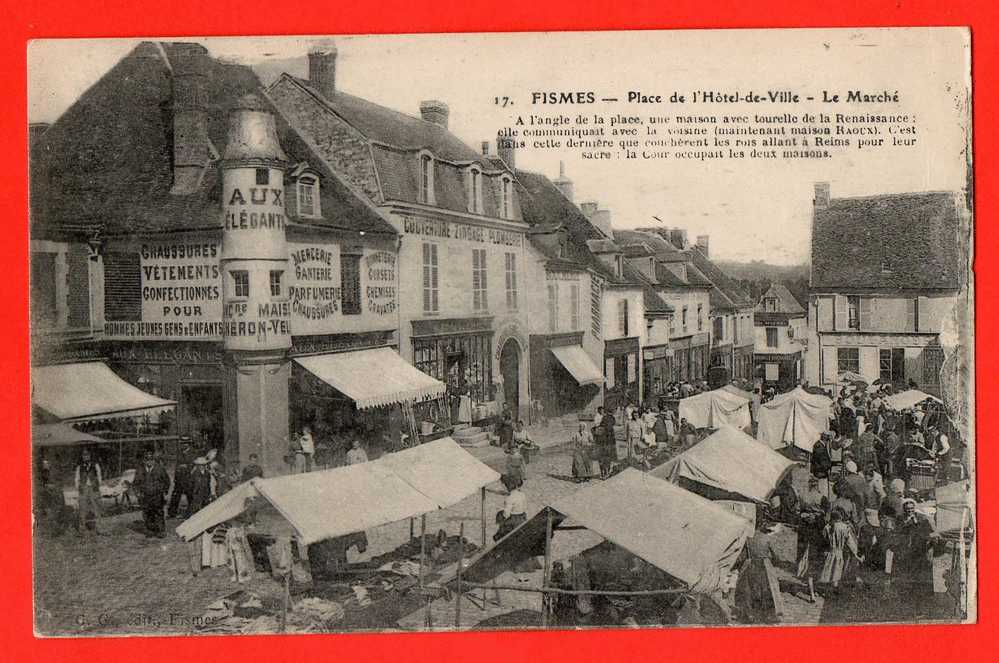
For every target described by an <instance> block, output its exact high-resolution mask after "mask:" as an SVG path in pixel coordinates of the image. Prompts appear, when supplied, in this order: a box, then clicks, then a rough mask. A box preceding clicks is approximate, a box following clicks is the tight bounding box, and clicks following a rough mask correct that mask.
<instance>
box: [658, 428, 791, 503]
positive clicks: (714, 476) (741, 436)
mask: <svg viewBox="0 0 999 663" xmlns="http://www.w3.org/2000/svg"><path fill="white" fill-rule="evenodd" d="M792 467H794V462H793V461H791V460H788V459H787V458H785V457H784V456H782V455H780V454H779V453H777V452H776V451H774V450H773V449H771V448H770V447H768V446H767V445H765V444H763V443H762V442H759V441H757V440H754V439H753V438H752V437H750V436H748V435H746V434H745V433H743V432H742V431H740V430H737V429H735V428H732V427H731V426H725V427H722V428H720V429H718V431H717V432H715V433H714V434H712V435H709V436H708V437H706V438H704V439H703V440H701V441H700V442H698V443H697V444H695V445H694V446H692V447H691V448H689V449H687V450H686V451H684V452H683V453H681V454H679V455H677V456H675V457H673V458H672V459H671V460H669V461H668V462H666V463H663V464H662V465H660V466H659V467H656V468H654V469H652V470H651V471H650V472H649V474H651V475H652V476H655V477H659V478H660V479H665V480H667V481H670V482H672V483H675V484H678V485H680V486H683V487H685V488H689V489H690V490H692V491H694V492H697V493H698V494H701V495H705V496H708V497H712V498H714V499H732V498H733V497H734V498H735V499H740V498H741V499H744V500H749V501H751V502H760V503H766V502H767V500H769V499H770V496H771V494H772V493H773V492H774V490H775V489H776V488H777V486H778V485H779V484H780V483H781V481H783V479H784V477H785V476H786V475H787V473H788V472H790V471H791V468H792Z"/></svg>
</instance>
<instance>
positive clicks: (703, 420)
mask: <svg viewBox="0 0 999 663" xmlns="http://www.w3.org/2000/svg"><path fill="white" fill-rule="evenodd" d="M751 401H752V398H751V397H749V396H748V395H746V396H739V395H736V394H733V393H732V392H731V391H729V390H727V389H725V388H724V387H722V388H720V389H715V390H714V391H706V392H704V393H701V394H697V395H696V396H690V397H689V398H682V399H680V418H681V419H686V420H687V421H689V422H690V423H691V424H692V425H693V426H694V427H695V428H721V427H722V426H735V427H737V428H745V427H746V426H749V425H751V423H752V420H751V418H750V414H749V403H750V402H751Z"/></svg>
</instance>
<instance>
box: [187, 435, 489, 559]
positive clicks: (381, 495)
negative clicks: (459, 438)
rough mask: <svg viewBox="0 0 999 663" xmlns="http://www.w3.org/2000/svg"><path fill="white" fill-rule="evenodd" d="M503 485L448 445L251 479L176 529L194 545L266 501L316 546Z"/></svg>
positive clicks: (486, 469) (443, 441)
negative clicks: (258, 500)
mask: <svg viewBox="0 0 999 663" xmlns="http://www.w3.org/2000/svg"><path fill="white" fill-rule="evenodd" d="M498 479H499V474H498V473H497V472H496V471H494V470H492V469H490V468H489V467H488V466H486V465H484V464H483V463H481V462H480V461H478V460H477V459H475V457H473V456H472V455H471V454H469V453H468V452H467V451H465V450H464V449H462V448H461V447H460V446H458V443H457V442H455V441H454V440H452V439H451V438H449V437H446V438H443V439H440V440H435V441H433V442H428V443H427V444H424V445H421V446H419V447H414V448H412V449H408V450H405V451H400V452H398V453H394V454H387V455H385V456H382V457H381V458H379V459H377V460H374V461H371V462H368V463H359V464H357V465H348V466H347V467H338V468H335V469H332V470H323V471H320V472H308V473H305V474H289V475H286V476H280V477H273V478H265V479H252V480H250V481H248V482H246V483H244V484H241V485H239V486H238V487H236V488H235V489H233V490H231V491H229V492H228V493H226V494H224V495H222V497H220V498H219V499H218V500H216V501H214V502H212V503H211V504H209V505H208V506H206V507H205V508H204V509H202V510H201V511H198V512H197V513H196V514H194V515H193V516H191V517H190V518H188V519H187V520H186V521H184V522H183V523H181V525H180V526H179V527H178V528H177V534H179V535H180V536H181V537H183V538H184V539H185V540H191V539H193V538H194V537H196V536H198V535H199V534H201V533H202V532H204V531H205V530H206V529H208V528H210V527H213V526H215V525H217V524H219V523H221V522H224V521H226V520H229V519H230V518H235V517H236V516H238V515H239V514H240V513H242V512H243V510H244V509H245V508H246V500H247V498H249V497H257V496H259V497H262V498H264V499H266V500H267V501H268V502H269V503H270V504H271V505H273V507H274V508H275V509H276V510H277V511H278V513H280V514H281V516H283V517H284V519H285V520H287V522H288V523H289V524H290V525H291V526H292V528H294V530H295V532H297V533H298V536H299V537H300V539H301V541H302V543H304V544H311V543H316V542H317V541H323V540H325V539H330V538H334V537H338V536H344V535H346V534H353V533H354V532H361V531H364V530H367V529H373V528H375V527H379V526H381V525H386V524H388V523H393V522H396V521H399V520H403V519H405V518H411V517H413V516H419V515H422V514H425V513H429V512H430V511H435V510H437V509H443V508H446V507H448V506H451V505H453V504H455V503H457V502H459V501H461V500H462V499H464V498H466V497H468V496H470V495H473V494H475V493H476V492H478V490H479V489H480V488H482V487H484V486H487V485H489V484H491V483H493V482H494V481H497V480H498Z"/></svg>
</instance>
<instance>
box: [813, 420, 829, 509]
mask: <svg viewBox="0 0 999 663" xmlns="http://www.w3.org/2000/svg"><path fill="white" fill-rule="evenodd" d="M832 436H833V434H832V431H828V430H827V431H824V432H823V433H822V435H821V436H820V437H819V440H818V441H817V442H816V443H815V446H814V447H812V459H811V472H812V476H813V477H815V478H816V479H818V481H819V492H820V493H822V494H823V495H825V496H826V497H829V472H830V471H831V470H832V466H833V462H832V453H831V451H830V450H829V442H830V441H831V440H832Z"/></svg>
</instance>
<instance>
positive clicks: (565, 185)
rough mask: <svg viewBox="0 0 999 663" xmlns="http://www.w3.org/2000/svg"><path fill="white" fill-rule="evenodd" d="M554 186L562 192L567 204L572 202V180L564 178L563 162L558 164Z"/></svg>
mask: <svg viewBox="0 0 999 663" xmlns="http://www.w3.org/2000/svg"><path fill="white" fill-rule="evenodd" d="M555 186H556V187H557V188H558V190H559V191H561V192H562V195H563V196H565V197H566V198H568V199H569V202H572V198H573V190H572V180H570V179H569V178H568V177H566V176H565V162H564V161H559V162H558V179H557V180H555Z"/></svg>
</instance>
